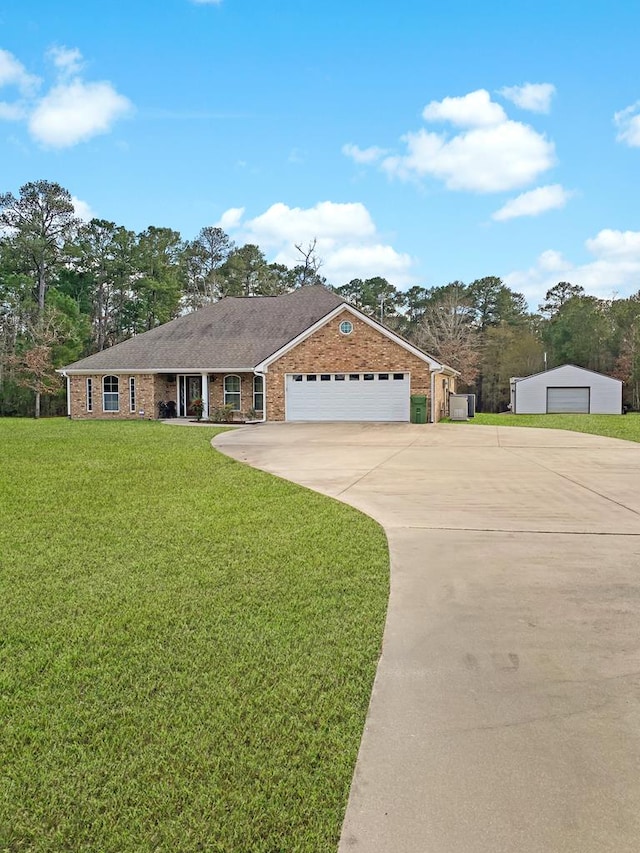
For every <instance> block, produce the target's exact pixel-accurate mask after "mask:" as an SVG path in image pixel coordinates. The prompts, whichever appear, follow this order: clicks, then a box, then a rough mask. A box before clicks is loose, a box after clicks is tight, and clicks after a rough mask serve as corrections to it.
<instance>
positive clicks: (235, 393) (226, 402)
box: [223, 373, 242, 412]
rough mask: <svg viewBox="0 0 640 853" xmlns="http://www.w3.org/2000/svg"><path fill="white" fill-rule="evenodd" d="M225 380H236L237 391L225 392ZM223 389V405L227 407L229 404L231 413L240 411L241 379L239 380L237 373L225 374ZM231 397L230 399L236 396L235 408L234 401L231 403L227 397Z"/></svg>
mask: <svg viewBox="0 0 640 853" xmlns="http://www.w3.org/2000/svg"><path fill="white" fill-rule="evenodd" d="M227 379H237V380H238V390H237V391H228V390H227ZM223 387H224V405H225V406H228V405H229V404H231V405H232V406H233V409H232V411H234V412H240V411H242V379H241V378H240V376H238V374H237V373H227V375H226V376H225V377H224V384H223ZM231 396H232V397H236V396H237V398H238V406H237V408H236V405H235V400H233V401H231V400H229V397H231Z"/></svg>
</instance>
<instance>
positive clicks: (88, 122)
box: [0, 46, 132, 148]
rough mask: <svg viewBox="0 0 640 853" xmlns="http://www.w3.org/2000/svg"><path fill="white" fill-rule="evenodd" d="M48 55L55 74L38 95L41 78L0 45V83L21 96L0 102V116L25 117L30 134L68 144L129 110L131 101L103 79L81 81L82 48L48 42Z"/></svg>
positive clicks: (50, 144) (45, 141) (102, 128)
mask: <svg viewBox="0 0 640 853" xmlns="http://www.w3.org/2000/svg"><path fill="white" fill-rule="evenodd" d="M47 56H48V57H49V59H50V60H51V61H52V64H53V66H54V68H55V73H56V80H55V82H54V84H53V85H52V86H51V87H50V88H49V91H48V92H46V94H44V95H43V96H42V97H38V96H37V95H36V89H37V87H38V85H39V84H40V82H41V81H40V80H39V79H38V78H37V77H34V76H33V75H31V74H29V73H28V72H27V71H26V69H25V67H24V66H23V65H22V63H21V62H19V60H17V59H16V58H15V56H13V55H12V54H10V53H9V52H8V51H6V50H0V86H3V85H14V86H17V87H18V89H19V90H20V92H21V95H22V97H21V98H20V99H19V100H16V101H14V102H13V103H10V102H7V101H2V102H0V120H4V121H19V120H24V121H26V123H27V128H28V131H29V134H30V135H31V137H32V138H33V139H35V140H36V141H37V142H39V143H40V144H41V145H44V146H46V147H51V148H68V147H71V146H73V145H77V144H78V143H79V142H85V141H86V140H88V139H91V138H92V137H94V136H97V135H98V134H102V133H107V132H108V131H109V130H111V128H112V126H113V124H114V123H115V122H116V121H117V120H118V119H119V118H121V117H122V116H124V115H126V114H127V113H129V112H130V111H131V109H132V104H131V102H130V101H129V100H128V98H126V97H124V95H121V94H119V93H118V92H117V91H116V90H115V88H114V87H113V85H112V84H111V83H109V82H108V81H102V82H97V83H93V82H85V81H84V80H83V79H82V78H81V76H80V71H81V69H82V66H83V61H82V54H81V53H80V51H79V50H78V49H77V48H68V47H64V46H59V47H53V48H51V49H50V50H49V51H48V53H47Z"/></svg>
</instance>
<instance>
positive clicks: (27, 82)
mask: <svg viewBox="0 0 640 853" xmlns="http://www.w3.org/2000/svg"><path fill="white" fill-rule="evenodd" d="M39 84H40V79H39V78H38V77H36V76H35V75H33V74H29V73H28V72H27V69H26V68H25V67H24V65H23V64H22V63H21V62H20V61H19V60H18V59H16V57H15V56H14V55H13V54H12V53H9V51H8V50H2V49H0V87H2V86H16V87H17V88H18V90H19V91H20V93H21V94H22V95H25V96H26V95H31V94H32V93H33V92H34V91H35V90H36V89H37V88H38V86H39Z"/></svg>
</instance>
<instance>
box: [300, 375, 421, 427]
mask: <svg viewBox="0 0 640 853" xmlns="http://www.w3.org/2000/svg"><path fill="white" fill-rule="evenodd" d="M409 391H410V379H409V374H408V373H310V374H300V373H297V374H289V375H287V377H286V394H287V398H286V417H287V420H288V421H408V420H409Z"/></svg>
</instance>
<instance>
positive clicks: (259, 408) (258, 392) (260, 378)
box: [253, 376, 264, 412]
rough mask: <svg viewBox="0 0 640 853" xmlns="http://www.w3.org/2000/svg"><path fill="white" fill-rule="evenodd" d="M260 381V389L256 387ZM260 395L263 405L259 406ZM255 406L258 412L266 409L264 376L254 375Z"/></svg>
mask: <svg viewBox="0 0 640 853" xmlns="http://www.w3.org/2000/svg"><path fill="white" fill-rule="evenodd" d="M258 381H259V382H260V390H258V389H257V388H256V383H257V382H258ZM258 397H262V405H261V406H257V405H256V401H257V398H258ZM253 408H254V409H255V410H256V412H263V411H264V376H254V377H253Z"/></svg>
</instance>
